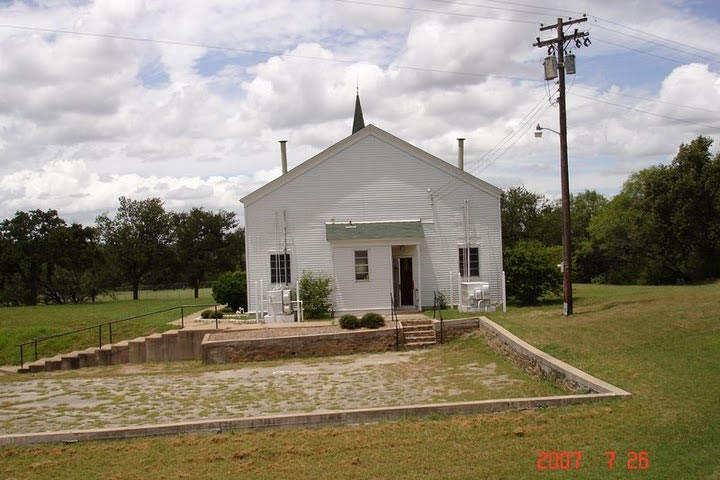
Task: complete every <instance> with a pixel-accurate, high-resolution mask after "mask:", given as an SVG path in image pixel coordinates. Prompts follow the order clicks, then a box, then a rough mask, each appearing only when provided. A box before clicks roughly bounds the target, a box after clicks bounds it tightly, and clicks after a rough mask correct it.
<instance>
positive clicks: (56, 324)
mask: <svg viewBox="0 0 720 480" xmlns="http://www.w3.org/2000/svg"><path fill="white" fill-rule="evenodd" d="M188 291H189V290H188ZM189 292H191V291H189ZM201 293H206V294H207V293H208V292H203V291H201ZM210 303H214V300H213V299H212V297H210V296H209V294H208V295H207V296H201V297H200V298H198V299H194V298H192V293H190V295H188V296H187V297H186V298H184V299H176V298H152V296H151V295H148V296H147V297H145V296H142V297H141V298H140V300H137V301H133V300H107V301H102V302H97V303H86V304H80V305H38V306H34V307H0V365H15V364H18V362H19V361H20V357H19V348H18V345H19V344H20V343H23V342H27V341H29V340H31V339H33V338H34V337H42V336H46V335H51V334H55V333H62V332H67V331H72V330H76V329H79V328H82V327H85V326H90V325H95V324H97V323H103V322H108V321H111V320H119V319H121V318H126V317H131V316H134V315H140V314H143V313H148V312H154V311H158V310H163V309H166V308H171V307H176V306H179V305H192V304H210ZM198 309H199V308H198ZM198 309H185V314H188V313H189V312H191V311H193V310H195V311H197V310H198ZM179 317H180V310H174V311H170V312H166V313H161V314H157V315H151V316H148V317H145V318H141V319H137V320H130V321H128V322H123V323H120V324H117V325H114V326H113V340H114V341H120V340H127V339H131V338H135V337H137V336H139V335H145V334H150V333H154V332H161V331H164V330H168V329H169V328H170V326H169V325H167V322H169V321H171V320H175V319H177V318H179ZM103 330H104V332H103V339H104V340H103V343H107V342H108V340H109V338H108V331H107V328H104V329H103ZM97 341H98V332H97V330H91V331H87V332H82V333H78V334H75V335H69V336H66V337H61V338H56V339H52V340H48V341H47V342H42V343H40V344H39V345H38V355H39V357H43V356H48V355H55V354H56V353H60V352H69V351H72V350H75V349H78V348H87V347H92V346H96V345H97ZM25 353H26V356H25V360H26V361H27V360H32V359H33V358H34V357H32V356H31V355H33V353H34V352H33V350H32V347H26V350H25Z"/></svg>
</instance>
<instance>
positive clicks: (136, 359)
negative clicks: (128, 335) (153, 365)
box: [128, 337, 146, 363]
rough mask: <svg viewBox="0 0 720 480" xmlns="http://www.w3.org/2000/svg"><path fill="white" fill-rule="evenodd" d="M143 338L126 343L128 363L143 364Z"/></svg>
mask: <svg viewBox="0 0 720 480" xmlns="http://www.w3.org/2000/svg"><path fill="white" fill-rule="evenodd" d="M145 358H146V356H145V337H138V338H134V339H132V340H130V341H129V342H128V361H129V362H130V363H145V362H146V360H145Z"/></svg>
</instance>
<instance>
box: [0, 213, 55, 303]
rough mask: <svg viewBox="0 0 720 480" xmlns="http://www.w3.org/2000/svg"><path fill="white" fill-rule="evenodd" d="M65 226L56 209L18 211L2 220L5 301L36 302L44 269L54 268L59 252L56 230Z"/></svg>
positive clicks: (0, 226)
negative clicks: (11, 216)
mask: <svg viewBox="0 0 720 480" xmlns="http://www.w3.org/2000/svg"><path fill="white" fill-rule="evenodd" d="M64 227H65V221H64V220H63V219H61V218H60V217H58V214H57V211H55V210H48V211H42V210H32V211H30V212H17V213H16V214H15V216H14V217H13V218H11V219H7V220H4V221H3V222H2V224H0V238H2V240H1V241H0V243H2V244H3V253H2V255H0V258H1V259H0V262H2V264H3V274H2V276H3V282H2V283H3V286H4V288H3V291H4V296H5V297H6V298H5V300H4V301H5V302H6V303H11V304H13V303H22V304H25V305H37V302H38V297H39V294H40V287H41V281H42V278H41V277H42V275H43V271H48V270H49V271H51V270H52V269H53V268H54V265H55V263H56V258H57V257H58V255H59V254H60V250H59V246H60V245H59V244H58V242H57V235H56V234H55V233H56V231H57V230H59V229H62V228H64Z"/></svg>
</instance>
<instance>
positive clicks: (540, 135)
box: [535, 123, 560, 138]
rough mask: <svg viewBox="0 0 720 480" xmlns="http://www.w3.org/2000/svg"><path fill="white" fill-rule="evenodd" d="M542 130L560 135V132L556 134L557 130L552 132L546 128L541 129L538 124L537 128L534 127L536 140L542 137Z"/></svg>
mask: <svg viewBox="0 0 720 480" xmlns="http://www.w3.org/2000/svg"><path fill="white" fill-rule="evenodd" d="M543 130H549V131H551V132H553V133H554V134H556V135H560V132H558V131H557V130H553V129H552V128H547V127H541V126H540V124H539V123H538V126H537V127H535V137H537V138H540V137H542V131H543Z"/></svg>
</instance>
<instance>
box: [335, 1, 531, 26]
mask: <svg viewBox="0 0 720 480" xmlns="http://www.w3.org/2000/svg"><path fill="white" fill-rule="evenodd" d="M335 1H336V2H339V3H350V4H355V5H365V6H370V7H378V8H389V9H394V10H403V11H406V12H419V13H436V14H440V15H450V16H453V17H466V18H480V19H483V20H498V21H501V22H512V23H525V24H528V25H537V22H531V21H529V20H520V19H517V18H503V17H486V16H483V15H471V14H469V13H455V12H443V11H441V10H428V9H425V8H415V7H403V6H401V5H388V4H385V3H373V2H363V1H360V0H335Z"/></svg>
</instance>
